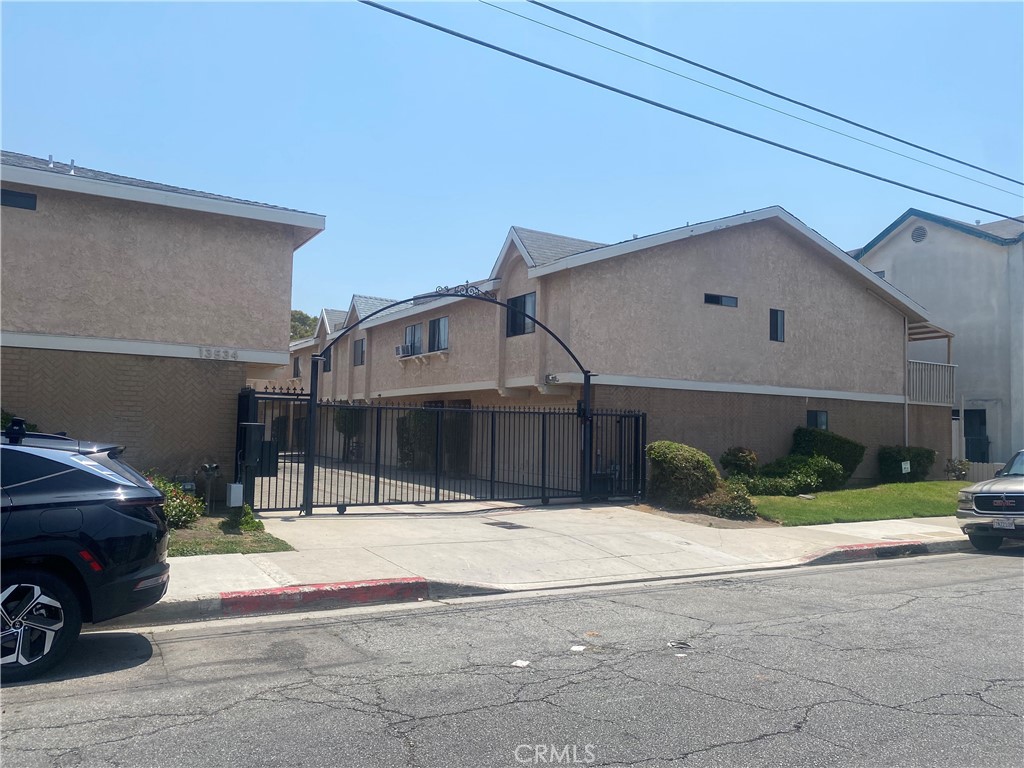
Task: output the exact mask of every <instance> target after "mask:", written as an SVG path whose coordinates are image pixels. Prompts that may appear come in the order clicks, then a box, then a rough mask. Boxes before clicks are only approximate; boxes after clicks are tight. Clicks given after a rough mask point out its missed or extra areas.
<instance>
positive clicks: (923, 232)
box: [910, 227, 928, 243]
mask: <svg viewBox="0 0 1024 768" xmlns="http://www.w3.org/2000/svg"><path fill="white" fill-rule="evenodd" d="M926 237H928V230H927V229H925V228H924V227H914V231H913V232H911V233H910V239H911V240H913V241H914V242H915V243H920V242H921V241H922V240H924V239H925V238H926Z"/></svg>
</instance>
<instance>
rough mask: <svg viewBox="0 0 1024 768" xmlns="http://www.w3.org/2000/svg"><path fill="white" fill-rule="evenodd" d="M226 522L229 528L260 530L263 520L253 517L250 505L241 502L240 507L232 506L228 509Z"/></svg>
mask: <svg viewBox="0 0 1024 768" xmlns="http://www.w3.org/2000/svg"><path fill="white" fill-rule="evenodd" d="M227 524H228V527H229V528H234V529H237V530H239V531H262V530H263V521H262V520H257V519H256V518H255V517H253V514H252V507H250V506H249V505H248V504H243V505H242V506H241V507H232V508H231V509H230V510H229V511H228V519H227Z"/></svg>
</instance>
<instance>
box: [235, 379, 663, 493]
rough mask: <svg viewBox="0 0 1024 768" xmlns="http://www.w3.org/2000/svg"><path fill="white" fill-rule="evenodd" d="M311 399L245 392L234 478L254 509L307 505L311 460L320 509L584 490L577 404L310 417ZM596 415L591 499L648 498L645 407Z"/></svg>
mask: <svg viewBox="0 0 1024 768" xmlns="http://www.w3.org/2000/svg"><path fill="white" fill-rule="evenodd" d="M309 404H310V403H309V395H308V394H301V393H288V392H280V393H274V392H262V393H257V392H256V391H254V390H252V389H245V390H242V393H241V394H240V395H239V409H238V422H239V427H238V451H237V454H236V455H237V456H238V460H239V461H238V466H237V467H236V479H237V480H238V481H240V482H242V483H243V485H244V494H245V497H246V499H247V500H249V501H250V503H251V504H252V506H253V509H255V510H263V511H270V510H291V509H300V508H301V507H302V500H303V478H304V472H305V468H306V462H308V461H311V462H313V466H314V470H313V505H314V506H319V507H325V506H329V507H347V506H357V505H369V504H374V505H388V504H426V503H432V502H444V501H468V500H478V501H485V500H531V499H538V500H540V502H541V503H545V504H546V503H548V502H549V501H550V500H552V499H562V498H566V499H568V498H580V497H581V468H582V467H583V466H585V465H584V464H583V462H584V458H583V455H582V452H583V450H582V445H583V441H582V419H581V418H580V413H579V412H578V411H577V410H572V409H550V410H526V409H519V408H469V407H466V408H460V407H453V404H452V403H451V402H449V403H448V404H447V405H443V404H441V403H437V404H436V406H435V405H431V404H426V405H423V406H401V405H348V404H344V403H334V402H330V401H319V402H318V403H317V408H316V414H317V423H316V424H314V425H310V424H308V423H307V420H308V417H307V413H308V409H309ZM592 418H593V424H594V430H593V434H594V439H593V456H592V457H590V462H591V472H592V475H591V496H592V497H594V498H601V499H609V498H627V499H633V500H638V499H640V498H643V497H644V495H645V485H646V474H647V472H646V461H645V456H644V451H643V447H644V445H645V443H646V438H647V417H646V414H643V413H636V412H612V411H601V410H595V411H594V412H593V416H592ZM243 424H246V425H256V427H255V429H254V428H253V427H252V426H246V427H243ZM260 425H261V426H260ZM309 429H313V431H314V439H313V445H314V450H313V455H311V456H307V449H306V446H307V445H308V432H307V430H309ZM260 432H262V436H260V435H259V433H260ZM253 434H255V435H256V436H255V437H253ZM247 438H248V439H247Z"/></svg>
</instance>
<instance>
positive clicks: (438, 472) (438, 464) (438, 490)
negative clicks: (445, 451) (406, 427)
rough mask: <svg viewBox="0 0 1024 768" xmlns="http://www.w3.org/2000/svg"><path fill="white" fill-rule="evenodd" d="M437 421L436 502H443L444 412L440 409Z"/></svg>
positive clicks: (435, 427)
mask: <svg viewBox="0 0 1024 768" xmlns="http://www.w3.org/2000/svg"><path fill="white" fill-rule="evenodd" d="M436 415H437V421H436V422H435V423H434V430H435V431H434V501H440V500H441V440H442V437H441V425H442V424H443V423H444V419H443V418H442V417H443V416H444V411H443V410H441V409H440V408H438V410H437V414H436Z"/></svg>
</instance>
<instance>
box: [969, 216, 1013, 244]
mask: <svg viewBox="0 0 1024 768" xmlns="http://www.w3.org/2000/svg"><path fill="white" fill-rule="evenodd" d="M977 227H978V229H983V230H985V231H986V232H988V233H989V234H990V235H995V236H996V237H1003V238H1006V239H1007V240H1013V239H1014V238H1017V237H1020V236H1021V234H1024V220H1021V219H1000V220H999V221H993V222H990V223H988V224H978V225H977Z"/></svg>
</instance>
